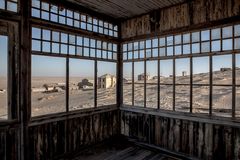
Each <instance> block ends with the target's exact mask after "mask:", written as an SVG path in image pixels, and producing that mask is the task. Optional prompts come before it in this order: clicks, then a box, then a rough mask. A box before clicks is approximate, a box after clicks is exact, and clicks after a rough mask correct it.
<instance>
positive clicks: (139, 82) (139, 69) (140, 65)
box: [134, 62, 147, 107]
mask: <svg viewBox="0 0 240 160" xmlns="http://www.w3.org/2000/svg"><path fill="white" fill-rule="evenodd" d="M144 66H145V65H144V62H134V106H139V107H144V94H145V91H144V81H145V78H147V75H145V72H144Z"/></svg>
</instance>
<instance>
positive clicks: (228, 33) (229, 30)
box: [222, 26, 232, 38]
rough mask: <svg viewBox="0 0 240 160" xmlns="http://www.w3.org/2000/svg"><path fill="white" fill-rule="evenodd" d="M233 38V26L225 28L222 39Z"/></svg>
mask: <svg viewBox="0 0 240 160" xmlns="http://www.w3.org/2000/svg"><path fill="white" fill-rule="evenodd" d="M229 37H232V26H229V27H224V28H223V29H222V38H229Z"/></svg>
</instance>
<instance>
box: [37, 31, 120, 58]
mask: <svg viewBox="0 0 240 160" xmlns="http://www.w3.org/2000/svg"><path fill="white" fill-rule="evenodd" d="M32 51H34V52H38V53H42V54H48V53H52V54H62V55H67V54H68V55H72V56H83V57H92V58H95V57H97V58H101V59H108V60H116V59H117V44H114V43H110V42H105V41H101V40H96V39H91V38H88V37H83V36H78V35H73V34H69V33H65V32H59V31H54V30H49V29H43V28H36V27H32Z"/></svg>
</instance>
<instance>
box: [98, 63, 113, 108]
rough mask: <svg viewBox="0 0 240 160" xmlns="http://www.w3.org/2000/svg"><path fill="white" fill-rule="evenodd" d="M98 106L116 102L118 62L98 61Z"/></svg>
mask: <svg viewBox="0 0 240 160" xmlns="http://www.w3.org/2000/svg"><path fill="white" fill-rule="evenodd" d="M97 67H98V73H97V75H98V82H97V83H98V84H97V85H98V88H97V106H104V105H112V104H116V63H111V62H98V66H97Z"/></svg>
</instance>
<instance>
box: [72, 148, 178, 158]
mask: <svg viewBox="0 0 240 160" xmlns="http://www.w3.org/2000/svg"><path fill="white" fill-rule="evenodd" d="M73 160H176V159H175V158H172V157H168V156H166V155H163V154H160V153H157V152H153V151H149V150H146V149H143V148H140V147H138V146H128V147H124V148H121V149H120V148H112V149H106V148H104V147H102V148H101V147H100V148H93V149H91V150H88V151H85V152H83V153H81V155H80V156H78V157H76V158H74V159H73Z"/></svg>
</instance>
